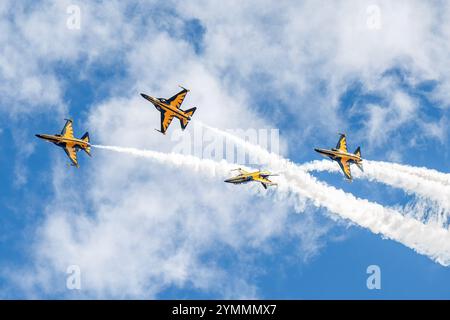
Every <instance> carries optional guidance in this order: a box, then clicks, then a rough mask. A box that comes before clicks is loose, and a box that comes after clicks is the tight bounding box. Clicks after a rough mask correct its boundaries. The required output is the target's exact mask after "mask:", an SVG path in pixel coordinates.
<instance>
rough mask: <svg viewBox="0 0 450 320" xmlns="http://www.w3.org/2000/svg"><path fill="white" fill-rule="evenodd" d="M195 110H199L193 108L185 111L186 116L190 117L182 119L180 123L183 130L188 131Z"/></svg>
mask: <svg viewBox="0 0 450 320" xmlns="http://www.w3.org/2000/svg"><path fill="white" fill-rule="evenodd" d="M195 110H197V108H192V109H189V110H186V111H184V114H185V115H186V116H188V118H180V123H181V129H183V130H184V129H186V127H187V125H188V123H189V121H190V120H191V117H192V115H193V114H194V112H195Z"/></svg>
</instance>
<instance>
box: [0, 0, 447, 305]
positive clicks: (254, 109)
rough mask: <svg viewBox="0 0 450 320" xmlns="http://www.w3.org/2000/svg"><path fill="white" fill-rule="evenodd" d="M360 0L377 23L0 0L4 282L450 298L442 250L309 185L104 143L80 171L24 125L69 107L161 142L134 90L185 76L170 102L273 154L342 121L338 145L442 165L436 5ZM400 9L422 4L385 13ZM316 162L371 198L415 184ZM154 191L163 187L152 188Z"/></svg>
mask: <svg viewBox="0 0 450 320" xmlns="http://www.w3.org/2000/svg"><path fill="white" fill-rule="evenodd" d="M375 2H376V3H377V5H378V6H379V7H380V8H381V12H382V18H383V20H382V21H383V24H382V27H381V29H380V30H377V31H375V32H376V33H373V32H372V31H367V30H366V26H365V25H364V26H362V27H361V26H359V25H358V23H359V22H358V21H359V19H360V17H358V16H356V17H355V16H354V15H352V14H351V13H352V12H362V16H363V17H364V14H365V12H366V11H365V7H366V6H367V5H369V3H367V4H363V3H362V2H354V1H347V2H345V3H341V4H333V5H332V6H331V8H329V9H326V10H324V11H323V12H319V13H315V14H313V15H311V12H314V11H315V10H314V9H315V8H317V7H316V6H319V7H320V4H317V3H316V2H309V1H306V2H304V3H303V2H302V3H297V2H293V3H290V4H285V5H281V4H275V3H273V2H271V1H267V5H266V6H263V7H266V8H261V9H259V10H260V11H258V12H256V13H254V15H253V16H252V17H251V19H249V21H247V20H246V19H245V17H248V13H249V10H250V9H249V8H248V7H247V5H246V6H244V5H243V6H242V7H236V6H231V5H227V4H221V5H217V7H215V6H214V5H212V4H211V3H207V2H201V1H199V2H193V3H192V4H185V5H180V6H159V5H158V3H153V4H151V5H147V4H144V3H143V2H141V1H137V2H135V3H132V4H127V5H126V4H121V3H120V1H117V2H114V1H113V2H111V4H108V5H107V4H104V3H102V2H98V3H95V4H91V3H90V2H83V1H80V2H78V3H76V5H78V6H79V7H80V8H81V19H82V20H81V21H82V22H81V29H80V30H76V31H73V30H68V29H67V28H65V27H64V26H65V23H66V19H67V17H68V14H67V13H66V11H65V9H66V7H67V6H68V5H69V4H70V3H68V2H67V3H65V2H64V1H62V2H58V3H57V2H52V1H42V2H41V3H40V5H34V6H30V5H27V4H22V5H14V4H13V3H12V2H11V3H6V2H5V4H4V5H3V7H1V16H2V23H3V24H5V25H7V26H8V30H9V31H10V33H9V35H10V38H9V39H7V38H2V39H0V41H2V42H3V43H4V44H5V45H4V46H3V47H5V48H7V50H6V49H5V50H6V51H5V54H4V56H5V59H3V60H1V61H0V67H1V68H0V78H1V79H2V83H4V88H2V89H0V90H1V92H2V93H3V92H7V93H6V94H3V95H2V97H1V98H0V113H1V114H2V116H1V117H0V130H1V131H0V145H1V146H2V151H3V152H2V153H1V154H0V176H1V177H2V183H1V184H0V212H1V216H0V219H1V220H0V230H1V236H0V270H1V272H0V296H1V297H2V298H32V297H34V298H36V297H37V298H57V299H58V298H80V297H83V298H85V297H88V298H124V297H125V298H162V299H177V298H183V299H184V298H205V299H209V298H245V297H257V298H268V299H284V298H288V299H383V298H384V299H397V298H400V299H405V298H412V299H421V298H425V299H448V298H450V293H449V291H448V287H447V285H446V284H447V283H449V282H450V269H449V268H448V267H445V266H442V265H440V264H438V263H436V262H434V261H433V260H432V259H430V258H428V257H427V256H424V255H420V254H417V253H416V252H415V251H413V250H412V249H410V248H408V247H406V246H404V245H402V244H400V243H398V242H395V241H392V240H387V239H383V237H382V236H380V235H379V234H373V233H372V232H370V231H369V230H368V229H365V228H362V227H359V226H357V225H354V224H350V223H349V222H348V221H344V220H342V219H340V218H339V217H338V216H336V215H335V214H333V213H330V212H328V211H327V210H326V209H324V208H316V207H314V206H313V205H312V204H311V203H309V202H307V204H306V206H305V207H304V210H301V212H299V210H295V209H294V207H293V205H292V202H291V201H290V200H289V199H284V200H281V201H280V200H277V198H276V196H274V193H273V192H268V193H267V194H264V193H261V191H260V190H257V188H251V187H250V188H249V186H248V185H243V186H240V187H242V190H243V191H241V188H240V187H238V188H233V187H230V186H223V184H222V183H221V182H220V181H219V182H218V181H215V180H214V179H213V178H204V177H203V176H202V175H197V174H195V173H192V172H189V171H188V170H183V169H180V168H171V167H164V166H162V165H160V164H158V163H152V162H151V161H149V160H147V159H134V158H132V157H131V156H128V155H123V154H109V153H108V152H107V151H104V150H94V152H93V157H92V158H88V157H87V156H85V155H84V154H80V156H79V161H80V166H81V167H80V168H79V169H78V170H76V169H75V168H69V167H67V159H66V158H65V155H64V153H63V152H62V150H60V149H58V148H56V147H54V146H52V145H50V144H45V143H43V142H41V141H37V139H36V138H35V137H34V134H35V133H57V132H59V131H60V130H61V128H62V126H63V124H64V121H63V119H64V118H66V117H71V118H73V119H75V124H74V127H75V134H76V135H77V136H81V135H82V134H83V133H84V132H85V131H89V133H90V136H91V139H92V141H93V142H94V143H99V144H113V145H114V144H116V145H120V146H125V147H127V146H128V147H137V148H144V149H153V150H158V151H162V152H170V151H171V148H173V147H174V142H173V141H172V140H171V137H170V135H168V136H162V135H159V133H157V132H155V131H154V130H153V128H157V127H158V125H159V124H158V121H159V114H158V113H157V111H156V110H154V108H153V107H152V106H150V105H148V104H147V103H146V102H145V101H142V99H141V98H140V97H139V93H140V92H147V93H149V94H151V95H156V96H162V97H166V98H167V97H169V95H171V94H173V93H174V92H175V90H177V85H178V84H182V85H184V86H186V87H188V88H190V89H191V92H190V93H189V95H188V98H186V102H185V104H186V105H183V108H185V109H187V108H189V107H190V106H191V105H192V106H194V105H195V106H197V107H198V111H197V112H196V117H198V120H200V121H202V122H204V123H206V124H209V125H211V126H215V127H218V128H221V129H247V128H256V129H258V128H276V129H279V130H280V139H281V143H282V145H283V146H285V148H283V155H284V156H286V157H287V158H289V159H291V160H292V161H294V162H296V163H304V162H308V161H312V160H317V159H320V157H319V156H318V155H317V154H315V153H314V151H313V149H314V148H315V147H334V145H335V144H336V141H337V138H338V136H337V135H336V133H337V132H341V131H345V132H346V133H347V135H348V143H349V149H350V150H354V149H356V147H357V146H359V145H361V148H362V155H363V157H365V158H367V159H370V160H379V161H394V162H400V163H403V164H408V165H411V166H426V167H428V168H433V169H436V170H438V171H441V172H448V163H449V161H450V154H449V149H448V139H449V130H448V118H449V115H450V113H449V106H450V97H449V96H448V95H446V94H445V89H446V88H448V87H449V84H450V78H449V76H448V75H446V74H445V73H444V72H443V70H445V67H448V66H447V65H446V63H448V62H447V61H446V59H444V58H443V57H445V56H446V54H447V53H448V51H446V49H447V48H446V47H440V46H438V45H436V43H437V44H439V43H440V41H442V40H448V37H447V36H448V35H449V34H450V32H449V33H447V32H448V30H450V28H449V24H448V22H445V21H444V20H443V19H440V20H438V21H440V22H442V25H441V24H439V23H435V22H434V23H432V22H430V21H433V17H436V15H437V14H438V13H437V12H436V8H433V6H431V5H424V4H421V3H419V2H409V3H401V4H397V5H393V4H389V3H388V2H384V1H378V2H377V1H375ZM280 6H286V7H283V8H280ZM392 6H394V7H395V8H394V9H395V10H393V7H392ZM396 6H398V7H396ZM172 7H176V8H177V9H172ZM143 8H145V10H143ZM101 9H104V10H101ZM282 9H284V10H282ZM355 10H356V11H355ZM446 10H448V12H450V6H448V8H446ZM229 11H233V12H232V13H233V14H227V12H229ZM338 11H340V12H341V13H342V14H341V16H342V17H347V19H344V18H340V17H339V15H336V12H338ZM406 11H407V12H410V13H411V14H410V16H411V17H414V14H418V13H423V17H424V18H423V20H421V21H420V22H417V21H416V20H414V19H412V18H411V17H410V19H409V20H408V19H406V21H405V22H404V23H403V24H402V23H397V22H396V21H397V20H401V19H398V18H399V16H400V17H403V12H406ZM270 12H272V13H273V12H276V13H277V14H275V15H273V17H272V16H271V15H270V16H271V17H272V19H268V17H269V13H270ZM282 12H287V13H285V14H282ZM291 12H292V13H296V15H299V16H301V17H304V19H306V20H307V21H305V24H302V22H298V21H302V19H298V18H297V19H294V17H293V16H291ZM392 12H398V13H397V14H398V15H399V16H396V15H395V14H393V13H392ZM11 16H12V17H14V18H11ZM436 19H437V18H436ZM323 20H328V21H331V22H330V23H331V24H333V23H334V25H335V28H333V26H326V25H323V26H322V24H321V21H323ZM363 21H364V20H363ZM413 22H414V23H415V24H416V22H417V25H414V28H415V29H414V30H415V31H416V32H415V33H414V34H415V35H416V36H417V37H418V38H419V40H420V39H427V40H429V41H427V43H426V45H425V48H422V47H421V48H420V49H418V47H417V42H420V41H418V40H417V42H416V39H413V36H412V35H410V36H408V35H407V36H404V37H405V38H406V39H403V38H401V39H397V38H395V37H396V35H397V34H401V35H404V32H402V31H404V30H410V28H412V24H411V23H413ZM445 23H446V24H445ZM352 24H354V25H352ZM318 25H320V26H322V27H321V28H322V29H320V28H319V29H317V30H316V29H315V28H314V26H318ZM15 28H17V29H18V30H19V31H18V32H16V33H13V32H12V30H13V29H15ZM331 29H332V30H331ZM353 29H355V30H358V31H359V32H353V31H352V30H353ZM436 29H437V30H438V31H439V32H438V33H436V34H438V36H436V35H434V36H432V34H433V32H434V31H436ZM5 30H6V29H5ZM46 30H47V32H46ZM49 30H50V31H49ZM286 30H288V31H289V32H288V33H287V32H286ZM364 32H371V33H369V34H367V35H365V34H364ZM436 37H440V38H436ZM36 38H38V39H39V41H38V42H35V41H34V40H33V39H36ZM353 38H354V40H355V43H354V44H351V45H349V43H350V42H351V41H349V39H350V40H351V39H353ZM447 42H448V41H447ZM21 43H26V44H28V49H26V50H22V49H23V48H22V47H21ZM374 43H376V46H375V45H374ZM330 44H332V47H333V48H334V49H333V50H330V49H329V46H330ZM8 50H9V51H8ZM350 52H351V54H350ZM371 52H375V53H374V55H373V56H371ZM368 55H369V57H368ZM349 56H351V57H349ZM13 57H15V58H14V59H13ZM7 58H9V59H7ZM8 68H10V69H11V70H13V71H12V73H10V71H8V70H10V69H8ZM447 70H448V69H447ZM27 79H28V80H29V79H34V81H35V82H32V83H31V84H30V83H29V82H27ZM14 88H16V89H14ZM11 90H13V91H11ZM15 90H17V92H16V91H15ZM380 121H381V124H382V125H381V126H380V124H379V123H380ZM177 126H178V123H175V121H174V123H173V124H172V126H171V129H175V127H177ZM192 130H193V129H192V128H191V127H189V128H188V130H187V131H186V133H187V134H189V133H192ZM353 170H356V169H355V168H354V169H353ZM313 174H314V176H316V177H317V178H318V179H319V180H321V181H324V182H326V183H328V184H329V185H332V186H335V187H336V188H341V189H343V190H344V191H346V192H349V193H352V194H354V195H355V196H357V197H359V198H363V199H368V200H369V201H372V202H377V203H380V204H382V205H384V206H386V207H393V206H399V207H402V206H404V205H406V204H408V203H411V202H414V201H420V200H422V199H421V198H418V197H417V196H415V195H413V194H407V193H405V192H404V191H403V190H400V189H396V188H392V187H389V186H386V185H383V184H380V183H376V182H369V181H368V180H365V179H355V181H354V182H353V183H348V182H346V181H345V180H344V179H343V178H342V176H341V175H340V174H335V173H327V172H322V173H313ZM255 190H257V191H256V192H255ZM169 192H175V193H176V194H177V197H175V198H174V200H172V201H170V203H167V200H166V195H167V193H169ZM255 193H256V194H255ZM433 209H435V208H434V207H433V208H431V212H432V213H431V214H433ZM368 214H369V213H368ZM446 227H447V228H448V225H447V226H446ZM68 264H79V265H80V266H81V270H82V290H80V291H70V290H67V289H66V288H65V281H66V276H67V275H66V273H65V266H66V265H68ZM369 265H378V266H380V268H381V285H382V288H381V290H369V289H368V288H367V286H366V280H367V277H368V274H367V273H366V269H367V267H368V266H369ZM146 269H148V270H146ZM84 275H86V276H84Z"/></svg>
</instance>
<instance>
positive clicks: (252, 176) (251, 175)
mask: <svg viewBox="0 0 450 320" xmlns="http://www.w3.org/2000/svg"><path fill="white" fill-rule="evenodd" d="M232 171H238V172H239V174H238V175H237V176H235V177H232V178H229V179H226V180H225V181H224V182H228V183H233V184H241V183H247V182H250V181H255V182H261V184H262V185H263V187H264V189H267V186H275V185H277V183H275V182H272V181H270V180H269V179H267V177H269V176H277V174H272V173H270V172H268V171H260V170H258V171H255V172H247V171H245V170H243V169H241V168H238V169H234V170H232Z"/></svg>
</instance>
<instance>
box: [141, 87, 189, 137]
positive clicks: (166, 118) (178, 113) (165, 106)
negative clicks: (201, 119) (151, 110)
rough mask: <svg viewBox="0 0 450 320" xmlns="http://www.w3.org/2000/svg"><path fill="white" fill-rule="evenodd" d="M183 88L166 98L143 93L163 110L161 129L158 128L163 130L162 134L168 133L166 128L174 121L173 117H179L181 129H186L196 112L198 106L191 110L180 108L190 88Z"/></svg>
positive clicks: (157, 107) (159, 109) (144, 96)
mask: <svg viewBox="0 0 450 320" xmlns="http://www.w3.org/2000/svg"><path fill="white" fill-rule="evenodd" d="M181 88H182V89H183V90H181V91H180V92H178V93H177V94H176V95H174V96H173V97H172V98H170V99H164V98H153V97H150V96H148V95H146V94H143V93H141V96H142V97H143V98H145V99H147V100H148V101H150V102H151V103H153V105H154V106H155V108H156V109H157V110H158V111H160V112H161V130H156V129H155V130H156V131H159V132H161V133H162V134H166V130H167V128H168V127H169V125H170V123H171V122H172V120H173V118H178V119H179V120H180V123H181V129H183V130H184V129H185V128H186V126H187V125H188V123H189V121H190V120H191V117H192V115H193V114H194V112H195V110H196V109H197V108H191V109H189V110H186V111H183V110H181V109H180V107H181V104H182V103H183V100H184V98H185V97H186V94H187V93H188V92H189V90H187V89H185V88H183V87H181Z"/></svg>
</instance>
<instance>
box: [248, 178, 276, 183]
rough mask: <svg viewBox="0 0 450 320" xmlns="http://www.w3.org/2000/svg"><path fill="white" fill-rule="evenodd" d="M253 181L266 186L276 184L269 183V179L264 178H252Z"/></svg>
mask: <svg viewBox="0 0 450 320" xmlns="http://www.w3.org/2000/svg"><path fill="white" fill-rule="evenodd" d="M253 180H254V181H258V182H262V183H265V184H267V185H273V184H276V183H275V182H273V181H270V180H269V179H267V178H264V177H255V178H253Z"/></svg>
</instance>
